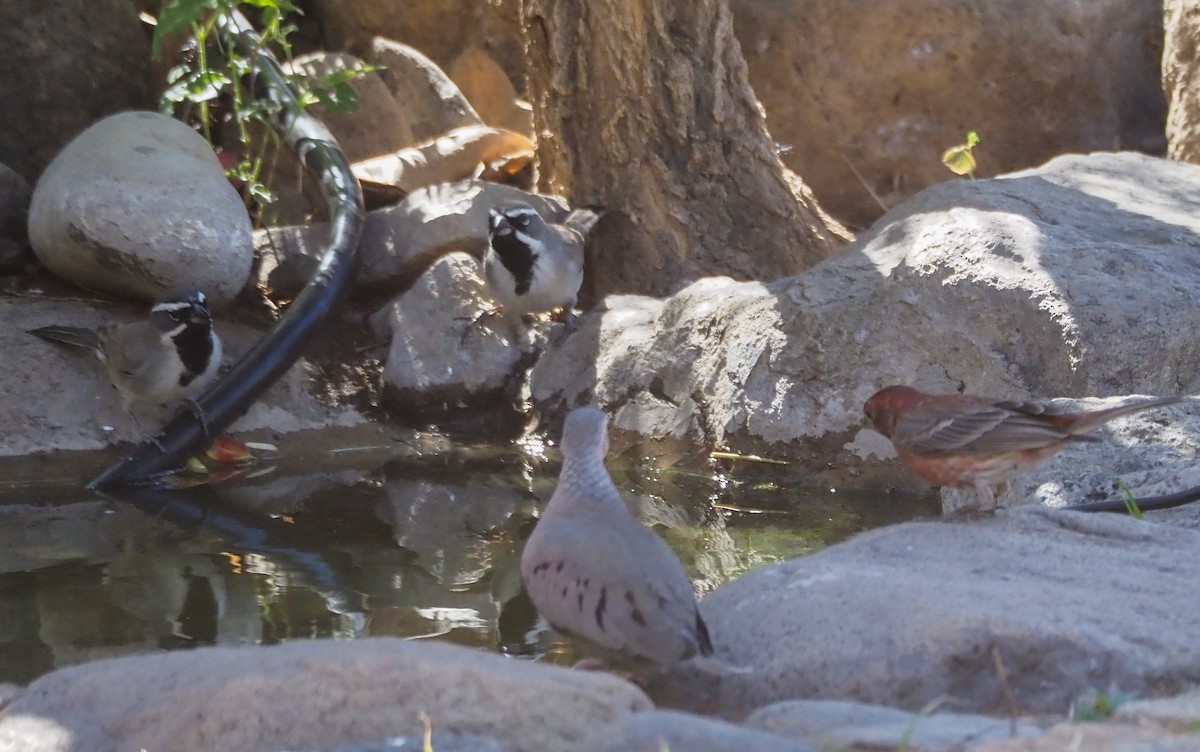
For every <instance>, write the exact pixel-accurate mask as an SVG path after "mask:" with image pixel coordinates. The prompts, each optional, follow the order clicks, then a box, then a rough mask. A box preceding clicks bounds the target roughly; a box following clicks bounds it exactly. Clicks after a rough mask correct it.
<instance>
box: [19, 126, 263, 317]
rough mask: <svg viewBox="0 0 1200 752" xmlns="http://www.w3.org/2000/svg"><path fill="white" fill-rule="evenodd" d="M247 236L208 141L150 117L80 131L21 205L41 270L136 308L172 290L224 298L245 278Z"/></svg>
mask: <svg viewBox="0 0 1200 752" xmlns="http://www.w3.org/2000/svg"><path fill="white" fill-rule="evenodd" d="M250 230H251V228H250V217H249V215H248V214H247V213H246V208H245V206H244V205H243V204H242V199H241V197H240V196H238V194H237V191H235V190H234V189H233V187H232V186H231V185H230V184H229V181H228V180H226V179H225V171H224V170H223V169H222V168H221V165H220V163H219V162H218V161H217V158H216V156H215V155H214V154H213V151H212V148H211V147H210V146H209V145H208V142H206V141H205V140H204V139H203V138H201V137H200V135H199V134H197V133H196V132H195V131H193V130H192V129H191V128H189V127H187V126H186V125H184V124H183V123H181V122H179V121H178V120H174V119H172V118H169V117H167V116H166V115H160V114H158V113H156V112H124V113H121V114H119V115H113V116H111V117H108V118H105V119H104V120H101V121H100V122H99V123H96V124H95V125H93V126H92V127H90V128H88V129H87V131H85V132H84V133H82V134H80V135H79V137H78V138H76V139H75V140H74V141H72V142H71V143H70V144H69V145H68V146H67V147H66V148H65V149H63V150H62V152H60V153H59V155H58V156H57V157H55V159H54V162H53V163H52V164H51V165H50V166H49V167H47V168H46V171H45V172H44V173H43V174H42V177H41V179H40V180H39V181H38V183H37V186H36V187H35V188H34V191H33V199H32V202H31V204H30V207H29V240H30V242H31V243H32V245H33V250H34V252H35V253H36V254H37V257H38V260H40V261H41V262H42V263H43V264H44V265H45V266H46V267H47V268H48V269H50V270H51V271H52V272H54V273H55V274H57V275H58V276H60V277H62V278H63V279H67V280H70V281H72V282H75V283H76V284H78V285H80V286H82V287H86V288H88V289H92V290H103V291H106V292H112V293H117V294H120V295H127V296H130V297H134V298H140V299H142V300H146V301H150V300H153V299H154V298H156V297H158V295H159V294H160V293H162V292H163V291H164V290H166V289H169V288H171V287H176V286H181V285H186V286H189V287H198V288H200V289H201V290H203V291H204V292H205V293H207V295H208V297H209V299H210V301H212V302H213V303H214V304H217V305H220V304H223V303H226V302H228V301H230V300H232V299H233V297H234V296H235V295H237V294H238V292H240V291H241V289H242V287H243V285H245V283H246V280H247V279H248V278H249V276H250V265H251V262H252V261H253V258H254V246H253V241H252V238H251V235H250Z"/></svg>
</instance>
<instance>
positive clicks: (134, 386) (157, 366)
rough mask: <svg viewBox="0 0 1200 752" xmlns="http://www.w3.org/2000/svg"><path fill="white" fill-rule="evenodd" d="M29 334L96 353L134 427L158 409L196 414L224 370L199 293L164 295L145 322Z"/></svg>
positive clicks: (47, 328)
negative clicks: (200, 398)
mask: <svg viewBox="0 0 1200 752" xmlns="http://www.w3.org/2000/svg"><path fill="white" fill-rule="evenodd" d="M29 333H30V334H33V335H35V336H37V337H40V338H42V339H44V340H47V341H49V342H55V343H60V344H66V345H72V346H75V347H83V348H86V349H89V350H92V351H94V352H95V354H96V357H98V358H99V359H100V361H101V362H102V363H104V365H105V368H106V369H107V371H108V376H109V380H110V381H112V384H113V386H115V387H116V388H117V391H118V392H120V393H121V400H122V403H123V405H124V407H125V410H126V411H127V412H128V413H129V414H130V415H131V416H132V417H133V418H134V422H135V423H138V420H137V413H138V412H144V411H147V410H151V409H154V408H158V407H174V406H175V405H177V404H179V403H181V402H182V403H185V404H187V405H189V407H190V408H191V409H193V410H194V409H195V407H194V403H193V402H192V400H193V399H194V398H195V397H196V396H197V395H198V394H200V392H202V391H203V390H204V388H205V387H207V386H208V385H209V384H210V383H212V380H213V379H214V378H215V377H216V375H217V372H218V370H219V369H220V367H221V357H222V350H221V340H220V338H218V337H217V333H216V332H215V331H214V330H213V325H212V316H211V314H210V313H209V311H208V299H207V298H206V296H205V295H204V293H203V292H201V291H199V290H194V289H177V290H172V291H169V292H167V293H165V294H164V295H163V296H162V297H160V298H159V299H158V300H157V301H156V302H155V303H154V305H153V306H152V307H151V308H150V315H149V317H148V318H146V319H144V320H141V321H132V322H128V323H123V324H111V325H109V326H103V327H100V328H99V329H83V328H80V327H73V326H45V327H42V328H40V329H33V330H30V332H29ZM199 417H200V418H201V422H203V416H202V415H200V416H199ZM139 425H140V423H139Z"/></svg>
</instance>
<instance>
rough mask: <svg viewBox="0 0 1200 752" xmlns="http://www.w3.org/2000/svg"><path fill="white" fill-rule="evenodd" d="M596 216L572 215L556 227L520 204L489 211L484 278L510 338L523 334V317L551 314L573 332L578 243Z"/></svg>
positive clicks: (588, 212)
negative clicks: (560, 313)
mask: <svg viewBox="0 0 1200 752" xmlns="http://www.w3.org/2000/svg"><path fill="white" fill-rule="evenodd" d="M601 213H602V212H601V211H599V210H595V209H590V208H582V209H575V210H574V211H572V212H571V213H570V214H568V215H567V217H566V219H564V220H563V221H562V222H561V223H552V222H547V221H546V220H545V219H543V218H542V216H541V215H540V214H538V213H537V211H536V210H535V209H534V208H533V207H532V206H530V205H529V204H526V203H524V202H521V201H507V202H504V203H502V204H500V205H499V206H497V207H496V208H494V209H492V211H491V213H490V215H489V217H488V248H487V251H485V252H484V254H483V275H484V277H485V278H486V279H487V284H488V288H489V289H490V290H491V292H492V296H493V297H495V299H496V302H498V303H499V304H500V305H501V306H502V307H503V309H504V317H505V319H506V320H507V321H508V324H509V327H510V329H511V331H512V333H513V335H514V338H516V336H517V335H519V334H520V333H521V332H522V331H523V329H524V325H523V321H522V317H523V316H525V315H526V314H530V313H543V312H547V311H553V310H554V309H556V308H563V309H564V310H565V312H566V313H565V318H566V324H567V329H566V331H568V332H569V331H571V330H572V329H574V328H575V324H576V317H575V311H574V308H575V298H576V296H577V295H578V294H579V286H580V285H581V284H582V283H583V242H584V238H585V237H587V234H588V232H589V231H590V230H591V229H592V227H594V226H595V224H596V222H597V221H599V219H600V216H601Z"/></svg>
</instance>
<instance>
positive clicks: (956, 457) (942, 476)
mask: <svg viewBox="0 0 1200 752" xmlns="http://www.w3.org/2000/svg"><path fill="white" fill-rule="evenodd" d="M1185 399H1188V398H1187V397H1158V398H1154V399H1148V400H1141V401H1138V402H1133V403H1130V404H1126V405H1120V406H1118V407H1110V408H1105V409H1101V410H1087V411H1083V412H1075V413H1068V412H1055V411H1054V410H1053V408H1051V407H1049V406H1047V405H1045V404H1041V403H1034V402H1001V401H996V400H992V399H988V398H986V397H975V396H972V395H969V394H926V393H925V392H921V391H918V390H916V389H913V388H912V387H908V386H889V387H886V388H884V389H881V390H880V391H878V392H876V393H875V394H874V395H873V396H872V397H871V398H870V399H869V400H867V402H866V404H864V405H863V412H864V413H866V414H867V418H869V419H870V421H871V425H872V426H873V427H874V428H875V430H876V431H878V432H879V433H881V434H883V435H884V436H886V437H888V438H889V439H891V440H892V446H894V447H895V448H896V454H897V455H899V457H900V459H901V460H902V461H903V462H904V464H906V465H908V466H909V467H910V468H911V469H912V470H913V472H915V473H916V474H917V475H919V476H921V477H922V478H924V479H925V480H927V481H929V482H930V483H933V484H934V485H938V486H949V487H952V488H965V487H971V488H974V489H975V491H976V493H978V494H979V501H980V508H982V509H990V508H992V507H994V506H995V492H994V490H993V489H994V487H995V486H996V485H998V484H1000V483H1004V482H1007V481H1010V480H1012V479H1013V478H1015V477H1016V476H1017V475H1019V474H1020V473H1021V472H1023V471H1025V470H1028V469H1030V468H1032V467H1035V466H1037V465H1039V464H1041V463H1043V462H1045V461H1046V460H1048V459H1050V458H1051V457H1053V456H1054V455H1055V454H1057V453H1058V452H1059V451H1061V450H1062V449H1064V448H1065V447H1067V446H1068V445H1069V444H1071V443H1073V442H1080V441H1098V439H1097V438H1095V437H1094V436H1088V435H1087V434H1088V433H1089V432H1091V431H1094V430H1095V429H1097V428H1099V427H1100V426H1102V425H1103V424H1105V423H1107V422H1108V421H1110V420H1112V419H1113V418H1117V417H1120V416H1122V415H1129V414H1130V413H1135V412H1140V411H1142V410H1149V409H1151V408H1155V407H1161V406H1163V405H1170V404H1174V403H1176V402H1180V401H1182V400H1185Z"/></svg>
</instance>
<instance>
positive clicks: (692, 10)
mask: <svg viewBox="0 0 1200 752" xmlns="http://www.w3.org/2000/svg"><path fill="white" fill-rule="evenodd" d="M522 21H523V33H524V36H525V49H526V56H527V58H528V61H529V82H528V89H529V97H530V99H531V101H532V103H533V112H534V125H535V132H536V134H537V139H538V157H539V181H540V187H541V188H542V189H543V190H547V191H550V192H553V193H561V194H563V195H567V196H570V197H571V199H572V201H573V202H574V203H576V204H599V205H602V206H605V207H606V208H608V209H609V211H610V213H611V214H612V215H613V216H610V217H607V218H605V219H604V220H603V221H602V222H601V224H600V226H599V227H598V228H597V231H596V233H595V237H593V238H592V241H591V243H589V252H588V259H587V261H588V279H587V282H586V283H585V293H588V294H585V298H587V297H593V298H594V297H596V296H602V295H605V294H608V293H611V292H635V293H644V294H651V295H665V294H668V293H670V292H672V291H673V290H675V289H676V288H677V287H678V286H679V284H680V283H681V282H683V281H685V280H689V279H695V278H698V277H702V276H710V275H722V274H723V275H729V276H732V277H735V278H737V279H758V280H770V279H774V278H777V277H781V276H787V275H791V274H795V273H798V272H800V271H802V270H804V269H806V268H808V267H810V266H812V265H813V264H814V263H816V262H818V261H820V260H821V259H823V258H825V257H827V256H829V255H831V254H832V253H833V252H834V251H836V250H838V249H839V248H841V247H842V245H843V244H844V243H845V242H847V241H848V240H849V238H850V234H849V232H848V231H847V230H846V229H845V228H844V227H842V226H841V225H840V224H838V223H837V222H836V221H835V220H833V219H832V218H830V217H829V216H828V215H827V214H825V212H824V211H822V210H821V208H820V207H819V206H818V205H817V202H816V200H815V199H814V198H813V196H812V193H811V192H810V191H809V189H808V188H807V186H805V185H804V183H803V182H802V181H801V180H800V179H799V178H798V177H797V176H795V175H794V174H793V173H791V172H790V171H788V170H787V169H786V168H785V167H784V166H783V164H782V162H781V161H780V160H779V156H778V154H777V153H776V148H775V143H774V142H773V141H772V140H771V136H770V134H769V133H768V132H767V127H766V120H765V117H764V114H763V110H762V106H761V105H760V104H759V103H758V100H757V99H756V98H755V96H754V92H753V91H752V90H751V88H750V83H749V79H748V77H747V73H746V63H745V60H744V59H743V57H742V52H741V48H740V47H739V46H738V42H737V40H736V38H735V37H734V33H733V20H732V15H731V14H730V11H729V7H728V5H727V3H726V0H689V2H677V0H523V5H522ZM797 95H798V96H802V93H798V94H797Z"/></svg>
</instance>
